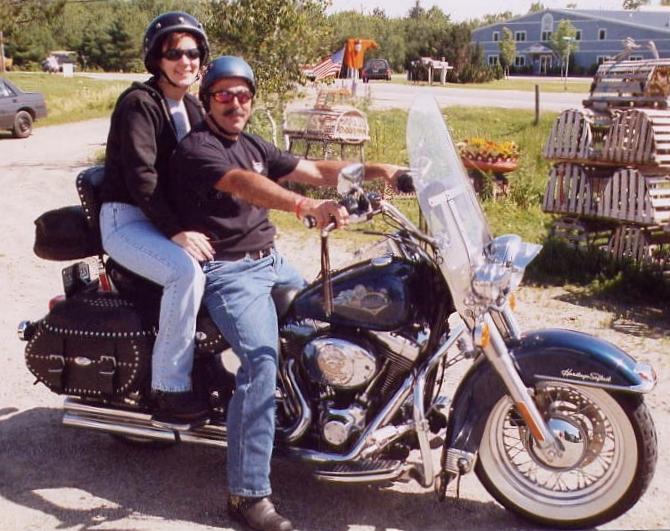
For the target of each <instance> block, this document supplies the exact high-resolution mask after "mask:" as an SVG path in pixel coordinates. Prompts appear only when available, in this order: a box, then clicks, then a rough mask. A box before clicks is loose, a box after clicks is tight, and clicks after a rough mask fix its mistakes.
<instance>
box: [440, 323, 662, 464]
mask: <svg viewBox="0 0 670 531" xmlns="http://www.w3.org/2000/svg"><path fill="white" fill-rule="evenodd" d="M508 348H509V349H510V353H511V354H512V356H513V357H514V360H515V362H516V365H517V368H518V370H519V374H520V376H521V379H522V380H523V381H524V383H525V384H526V385H527V386H528V387H533V386H534V385H535V384H536V383H538V382H541V381H545V380H550V381H554V382H556V381H560V382H568V383H574V384H579V385H585V386H592V387H601V388H605V389H609V390H613V391H620V392H627V393H646V392H649V391H651V390H652V389H653V388H654V386H655V385H656V375H655V373H654V371H653V369H652V368H651V367H650V366H649V365H646V364H642V363H638V362H636V361H635V360H634V359H633V358H632V357H631V356H629V355H628V354H626V353H625V352H624V351H623V350H621V349H620V348H618V347H616V346H615V345H612V344H611V343H608V342H607V341H603V340H602V339H598V338H597V337H594V336H590V335H588V334H583V333H581V332H574V331H571V330H559V329H546V330H536V331H532V332H529V333H527V334H525V335H524V336H523V337H522V338H521V339H520V340H519V341H516V342H513V343H511V344H510V345H508ZM505 394H507V389H506V388H505V386H504V384H503V382H502V380H501V379H500V377H499V376H498V374H497V373H496V371H495V369H494V368H493V367H492V366H491V364H490V363H489V361H488V360H487V359H486V358H485V357H483V356H482V357H481V358H480V359H479V360H478V361H477V362H476V363H475V364H473V366H472V367H471V368H470V370H469V371H468V373H467V374H466V375H465V377H464V378H463V380H462V381H461V383H460V385H459V386H458V389H457V390H456V392H455V394H454V399H453V402H452V406H451V412H450V415H449V423H448V426H447V437H446V440H445V445H446V447H447V448H458V449H461V450H465V451H468V452H473V453H474V452H476V451H477V449H478V448H479V441H480V440H481V437H482V434H483V432H484V426H485V424H486V420H487V418H488V413H489V411H490V410H491V408H492V407H493V406H494V405H495V404H496V402H498V400H500V398H501V397H502V396H503V395H505Z"/></svg>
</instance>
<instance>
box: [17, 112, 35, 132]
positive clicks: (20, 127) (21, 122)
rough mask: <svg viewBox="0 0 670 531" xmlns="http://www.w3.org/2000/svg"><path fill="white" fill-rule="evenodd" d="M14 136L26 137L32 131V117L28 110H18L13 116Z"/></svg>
mask: <svg viewBox="0 0 670 531" xmlns="http://www.w3.org/2000/svg"><path fill="white" fill-rule="evenodd" d="M12 132H13V133H14V136H15V137H16V138H26V137H28V136H30V133H32V132H33V117H32V116H31V115H30V113H29V112H28V111H19V112H17V113H16V116H15V117H14V128H13V129H12Z"/></svg>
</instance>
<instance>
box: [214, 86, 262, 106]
mask: <svg viewBox="0 0 670 531" xmlns="http://www.w3.org/2000/svg"><path fill="white" fill-rule="evenodd" d="M209 95H210V96H211V97H212V98H214V99H215V100H216V101H218V102H219V103H232V101H233V100H234V99H235V98H237V101H239V102H240V105H244V104H245V103H248V102H249V101H251V100H252V99H253V97H254V95H253V94H252V93H251V91H249V90H240V91H235V92H233V91H230V90H217V91H216V92H210V93H209Z"/></svg>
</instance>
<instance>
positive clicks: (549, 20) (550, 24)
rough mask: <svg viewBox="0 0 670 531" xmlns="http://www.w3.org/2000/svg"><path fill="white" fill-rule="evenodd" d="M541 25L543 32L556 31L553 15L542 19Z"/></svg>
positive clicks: (547, 15) (548, 14)
mask: <svg viewBox="0 0 670 531" xmlns="http://www.w3.org/2000/svg"><path fill="white" fill-rule="evenodd" d="M540 24H541V25H542V31H551V30H553V29H554V17H553V16H552V15H551V13H547V14H546V15H544V16H543V17H542V22H540Z"/></svg>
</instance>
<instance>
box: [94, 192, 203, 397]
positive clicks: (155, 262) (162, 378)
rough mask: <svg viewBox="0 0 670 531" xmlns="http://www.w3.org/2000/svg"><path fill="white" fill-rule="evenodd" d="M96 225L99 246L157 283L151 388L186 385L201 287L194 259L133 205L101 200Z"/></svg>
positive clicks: (188, 385) (183, 387)
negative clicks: (160, 292)
mask: <svg viewBox="0 0 670 531" xmlns="http://www.w3.org/2000/svg"><path fill="white" fill-rule="evenodd" d="M100 231H101V233H102V246H103V248H104V249H105V252H107V254H109V256H111V257H112V258H113V259H114V260H116V261H117V262H118V263H119V264H121V265H122V266H123V267H125V268H127V269H130V270H131V271H133V272H135V273H137V274H138V275H141V276H143V277H145V278H148V279H149V280H151V281H153V282H155V283H156V284H160V285H161V286H163V296H162V297H161V307H160V318H159V322H158V335H157V336H156V343H155V344H154V350H153V357H152V361H151V388H152V389H156V390H159V391H171V392H178V391H188V390H190V389H191V371H192V370H193V351H194V348H195V324H196V318H197V315H198V310H199V309H200V303H201V302H202V295H203V291H204V289H205V275H204V274H203V272H202V268H201V266H200V264H198V262H197V261H196V260H195V259H194V258H193V257H192V256H191V255H189V254H188V253H187V252H186V251H184V249H182V248H181V247H180V246H179V245H177V244H176V243H174V242H173V241H171V240H170V239H168V238H166V237H165V235H164V234H163V233H161V232H160V231H159V230H158V229H157V228H156V227H155V226H154V225H153V223H151V221H149V219H147V217H146V216H145V215H144V213H143V212H142V211H141V210H140V209H139V208H137V207H136V206H133V205H129V204H126V203H104V204H103V205H102V209H101V210H100Z"/></svg>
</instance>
